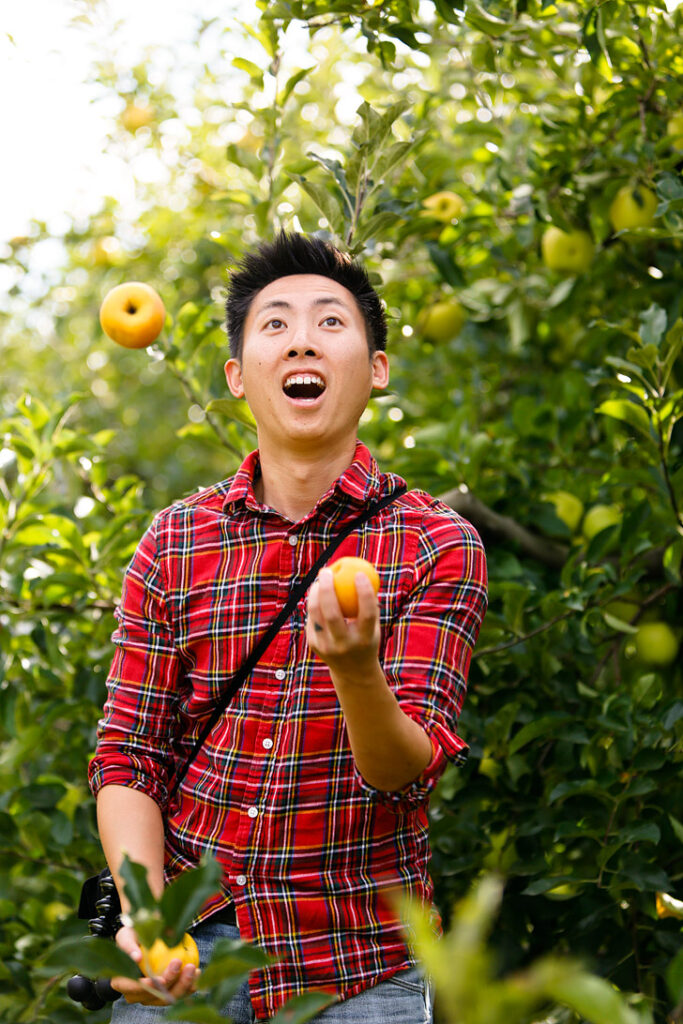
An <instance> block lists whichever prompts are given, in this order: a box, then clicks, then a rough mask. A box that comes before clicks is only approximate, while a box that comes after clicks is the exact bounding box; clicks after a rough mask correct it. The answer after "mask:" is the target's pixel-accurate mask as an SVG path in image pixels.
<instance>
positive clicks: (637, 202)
mask: <svg viewBox="0 0 683 1024" xmlns="http://www.w3.org/2000/svg"><path fill="white" fill-rule="evenodd" d="M656 209H657V196H656V195H655V194H654V192H652V190H651V189H649V188H646V187H645V186H644V185H624V186H623V187H622V188H620V189H619V191H618V192H617V194H616V196H615V197H614V199H613V200H612V205H611V206H610V208H609V219H610V222H611V224H612V227H613V228H614V230H615V231H624V230H626V229H628V228H649V227H651V226H652V224H653V222H654V219H655V210H656Z"/></svg>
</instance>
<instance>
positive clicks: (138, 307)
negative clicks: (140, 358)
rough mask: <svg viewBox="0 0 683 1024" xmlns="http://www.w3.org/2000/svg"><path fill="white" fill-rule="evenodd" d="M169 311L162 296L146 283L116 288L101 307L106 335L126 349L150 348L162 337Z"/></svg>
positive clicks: (134, 282) (131, 283) (105, 298)
mask: <svg viewBox="0 0 683 1024" xmlns="http://www.w3.org/2000/svg"><path fill="white" fill-rule="evenodd" d="M165 320H166V310H165V308H164V304H163V302H162V301H161V298H160V297H159V295H158V293H157V292H155V290H154V288H151V287H150V285H148V284H145V283H144V282H142V281H128V282H126V283H125V284H118V285H116V287H115V288H112V289H111V291H110V292H107V294H106V295H105V297H104V301H103V303H102V305H101V306H100V324H101V325H102V330H103V331H104V333H105V334H106V335H107V336H108V337H109V338H111V339H112V341H115V342H116V344H117V345H122V346H123V347H124V348H146V347H147V346H148V345H151V344H152V342H153V341H156V339H157V338H158V337H159V335H160V334H161V330H162V328H163V326H164V322H165Z"/></svg>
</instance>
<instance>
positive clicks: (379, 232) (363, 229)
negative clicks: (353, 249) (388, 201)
mask: <svg viewBox="0 0 683 1024" xmlns="http://www.w3.org/2000/svg"><path fill="white" fill-rule="evenodd" d="M398 219H399V217H398V214H396V213H394V212H393V210H382V211H381V212H380V213H376V214H374V215H373V216H372V217H368V219H367V220H361V222H360V224H359V226H358V229H357V231H356V234H355V236H354V241H355V242H356V243H359V242H365V241H367V240H368V239H370V238H372V239H374V238H377V239H383V238H386V237H387V236H386V235H385V232H386V231H387V230H388V229H389V228H392V227H393V226H394V225H395V224H396V222H397V220H398Z"/></svg>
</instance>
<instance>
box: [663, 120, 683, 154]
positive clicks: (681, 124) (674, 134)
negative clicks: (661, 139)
mask: <svg viewBox="0 0 683 1024" xmlns="http://www.w3.org/2000/svg"><path fill="white" fill-rule="evenodd" d="M666 134H667V135H668V136H669V141H670V142H671V148H672V149H677V150H678V151H679V153H683V111H681V112H680V113H678V114H674V115H673V117H670V118H669V120H668V121H667V124H666Z"/></svg>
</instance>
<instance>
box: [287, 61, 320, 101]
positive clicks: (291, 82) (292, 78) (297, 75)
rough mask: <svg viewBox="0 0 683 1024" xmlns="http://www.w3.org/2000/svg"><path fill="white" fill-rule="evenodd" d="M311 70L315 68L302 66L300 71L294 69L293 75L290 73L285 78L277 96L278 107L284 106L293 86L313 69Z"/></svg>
mask: <svg viewBox="0 0 683 1024" xmlns="http://www.w3.org/2000/svg"><path fill="white" fill-rule="evenodd" d="M313 70H315V69H314V67H310V68H302V69H301V71H296V72H295V73H294V74H293V75H290V77H289V78H288V79H287V81H286V82H285V87H284V89H283V90H282V92H281V93H280V95H279V96H278V106H280V107H284V105H285V103H286V102H287V100H288V99H289V97H290V96H291V95H292V92H293V91H294V89H295V88H296V87H297V85H298V84H299V82H300V81H301V80H302V79H303V78H305V77H306V75H307V74H308V73H309V72H311V71H313Z"/></svg>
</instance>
